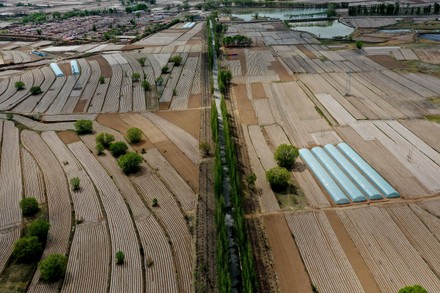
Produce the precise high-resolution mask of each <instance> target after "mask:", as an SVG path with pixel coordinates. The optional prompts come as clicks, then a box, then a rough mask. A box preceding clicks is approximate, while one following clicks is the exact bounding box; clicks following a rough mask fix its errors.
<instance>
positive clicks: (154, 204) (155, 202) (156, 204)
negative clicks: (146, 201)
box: [152, 198, 159, 207]
mask: <svg viewBox="0 0 440 293" xmlns="http://www.w3.org/2000/svg"><path fill="white" fill-rule="evenodd" d="M152 205H153V207H157V206H159V201H158V200H157V198H153V204H152Z"/></svg>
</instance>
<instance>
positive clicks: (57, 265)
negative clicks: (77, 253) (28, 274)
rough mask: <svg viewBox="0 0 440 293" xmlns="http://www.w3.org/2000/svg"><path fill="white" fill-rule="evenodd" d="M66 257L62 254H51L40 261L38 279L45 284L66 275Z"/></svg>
mask: <svg viewBox="0 0 440 293" xmlns="http://www.w3.org/2000/svg"><path fill="white" fill-rule="evenodd" d="M66 268H67V257H66V256H64V255H62V254H51V255H49V256H48V257H47V258H46V259H45V260H42V261H40V263H39V264H38V269H39V270H40V274H41V276H40V279H41V280H43V281H45V282H54V281H58V280H60V279H62V278H63V277H64V275H65V273H66Z"/></svg>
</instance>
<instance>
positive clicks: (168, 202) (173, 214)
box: [133, 173, 193, 293]
mask: <svg viewBox="0 0 440 293" xmlns="http://www.w3.org/2000/svg"><path fill="white" fill-rule="evenodd" d="M133 181H134V183H135V184H136V186H137V188H138V190H139V192H140V193H141V195H142V196H143V197H144V198H145V200H146V201H147V202H148V203H150V204H151V203H152V201H153V198H156V199H157V200H158V204H159V206H158V207H154V208H153V209H154V213H155V214H156V216H157V217H158V218H159V221H160V222H161V224H162V225H163V226H164V227H165V229H166V231H167V232H168V235H169V237H170V240H171V242H172V245H173V249H174V255H175V256H176V268H177V272H178V275H179V282H180V285H179V289H180V290H179V291H180V292H187V293H189V292H191V290H192V289H191V287H192V285H191V283H192V268H193V263H192V262H193V259H192V240H191V235H190V233H189V230H188V227H187V225H186V221H185V218H184V216H183V214H182V212H181V211H180V209H179V207H178V205H177V203H176V201H175V200H174V198H173V196H172V194H171V193H170V192H169V190H168V189H167V188H166V187H165V185H164V184H163V183H162V182H161V181H160V179H159V178H158V177H157V176H156V175H154V174H151V173H150V174H146V175H143V176H140V177H136V178H134V179H133Z"/></svg>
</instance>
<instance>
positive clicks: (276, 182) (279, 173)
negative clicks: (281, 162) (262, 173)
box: [266, 167, 290, 191]
mask: <svg viewBox="0 0 440 293" xmlns="http://www.w3.org/2000/svg"><path fill="white" fill-rule="evenodd" d="M266 179H267V181H269V184H270V187H272V189H273V190H274V191H281V190H283V189H285V188H286V187H287V186H288V185H289V181H290V172H289V171H288V170H287V169H286V168H283V167H275V168H272V169H270V170H268V171H267V172H266Z"/></svg>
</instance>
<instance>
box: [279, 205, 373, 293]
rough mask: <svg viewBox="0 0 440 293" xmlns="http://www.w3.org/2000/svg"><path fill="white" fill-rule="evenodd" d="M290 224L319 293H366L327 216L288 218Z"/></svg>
mask: <svg viewBox="0 0 440 293" xmlns="http://www.w3.org/2000/svg"><path fill="white" fill-rule="evenodd" d="M286 220H287V224H288V225H289V228H290V231H291V232H292V234H293V236H294V238H295V242H296V243H297V245H298V248H299V251H300V253H301V256H302V258H303V260H304V263H305V265H306V268H307V271H308V272H309V275H310V278H311V281H312V283H313V284H314V285H315V286H316V288H317V289H318V290H319V292H365V291H364V289H363V288H362V285H361V283H360V281H359V279H358V277H357V276H356V273H355V272H354V270H353V268H352V266H351V264H350V262H349V260H348V259H347V256H346V255H345V253H344V251H343V250H342V247H341V244H339V241H338V239H337V237H336V235H335V233H334V232H333V229H332V227H331V225H330V223H329V221H328V219H327V217H326V216H325V214H324V213H323V212H306V213H297V214H286Z"/></svg>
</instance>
